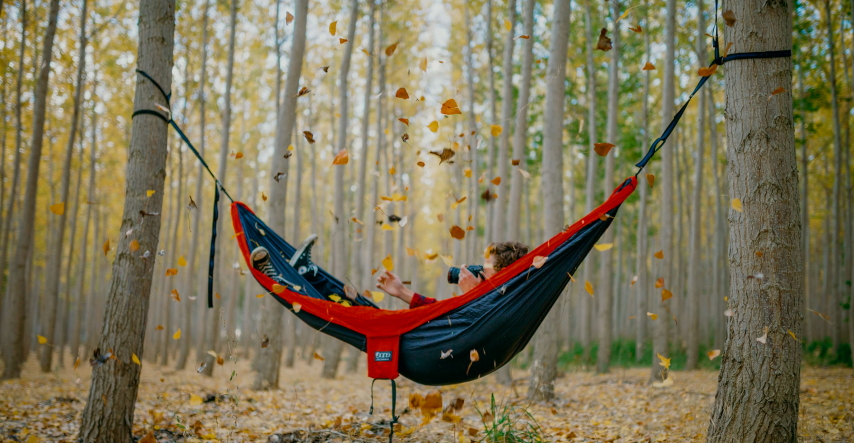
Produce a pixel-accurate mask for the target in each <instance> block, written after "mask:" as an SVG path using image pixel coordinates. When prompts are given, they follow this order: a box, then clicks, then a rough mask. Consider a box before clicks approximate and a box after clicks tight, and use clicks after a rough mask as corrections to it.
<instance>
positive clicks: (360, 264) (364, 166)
mask: <svg viewBox="0 0 854 443" xmlns="http://www.w3.org/2000/svg"><path fill="white" fill-rule="evenodd" d="M370 7H371V9H370V22H369V24H368V52H370V53H372V54H376V56H377V57H379V51H377V50H376V49H375V47H374V46H375V45H374V24H375V22H376V18H375V11H376V2H370ZM366 69H367V73H366V74H365V76H366V77H365V82H366V83H365V96H364V102H363V105H362V121H361V124H362V126H361V136H362V143H361V144H362V146H361V148H362V152H361V158H360V159H359V179H358V180H359V182H358V186H359V192H358V194H357V196H356V215H355V216H356V218H358V219H359V220H361V221H364V220H365V198H366V197H367V192H365V187H366V186H367V172H368V148H369V146H368V131H369V130H370V123H371V94H372V92H373V91H372V89H373V83H374V57H368V66H367V68H366ZM368 228H369V226H368V225H365V224H363V225H357V227H356V233H355V235H354V236H353V239H354V240H353V241H354V242H362V239H363V238H364V237H365V235H364V233H365V229H368ZM364 246H365V245H364V243H362V244H360V245H359V247H354V248H353V250H352V253H353V255H354V256H356V257H357V258H355V259H354V262H356V263H357V265H356V269H355V271H356V272H357V275H358V276H359V279H358V280H356V281H357V282H358V284H359V285H360V286H361V287H362V288H370V287H372V286H373V285H371V263H370V262H369V261H367V260H364V259H359V258H358V256H359V254H360V252H361V249H362V248H364Z"/></svg>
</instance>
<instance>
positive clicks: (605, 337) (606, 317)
mask: <svg viewBox="0 0 854 443" xmlns="http://www.w3.org/2000/svg"><path fill="white" fill-rule="evenodd" d="M611 6H612V8H613V10H612V11H611V18H612V20H613V24H614V26H613V29H612V33H613V36H612V41H613V47H612V49H611V63H610V69H609V70H608V122H607V131H608V133H607V141H608V143H611V144H614V145H617V144H619V135H618V134H617V125H618V124H619V120H620V119H619V112H620V110H619V109H618V104H619V92H620V91H619V89H618V88H619V75H620V74H619V72H620V24H619V22H618V21H617V18H618V17H619V16H620V1H619V0H614V1H612V2H611ZM594 141H595V140H594ZM591 155H592V154H591ZM615 155H616V152H610V153H608V155H606V156H605V181H604V182H603V183H602V190H603V191H604V192H605V194H606V195H607V194H608V193H609V192H610V190H612V189H614V156H615ZM613 242H614V233H613V230H612V229H608V230H607V231H605V235H603V236H602V239H601V240H600V243H603V244H606V243H613ZM612 249H613V248H612ZM612 249H607V250H605V251H602V253H601V254H597V255H599V257H598V258H600V259H601V262H602V265H601V266H600V267H599V288H598V290H597V291H596V299H597V304H598V305H599V309H598V314H599V315H598V317H599V318H598V323H599V337H598V338H599V349H598V351H597V353H596V372H598V373H600V374H605V373H607V372H608V371H609V370H610V366H611V341H612V334H611V332H612V331H611V329H612V323H613V319H612V318H611V316H612V315H613V309H612V305H613V304H614V302H615V300H616V298H615V297H614V293H613V292H614V285H613V273H614V257H613V252H612Z"/></svg>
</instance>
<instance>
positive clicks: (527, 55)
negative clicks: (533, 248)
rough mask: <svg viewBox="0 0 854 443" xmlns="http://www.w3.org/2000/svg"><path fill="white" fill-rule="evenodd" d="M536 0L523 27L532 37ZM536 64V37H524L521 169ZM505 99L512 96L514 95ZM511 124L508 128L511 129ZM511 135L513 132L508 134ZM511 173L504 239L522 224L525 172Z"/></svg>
mask: <svg viewBox="0 0 854 443" xmlns="http://www.w3.org/2000/svg"><path fill="white" fill-rule="evenodd" d="M535 4H536V0H525V11H524V12H525V19H524V20H525V21H524V26H525V29H524V30H523V31H522V32H523V33H524V34H523V35H527V36H529V37H532V36H533V33H534V5H535ZM533 64H534V39H533V38H527V39H524V42H523V43H522V84H520V85H519V99H518V101H517V102H516V124H515V125H514V126H515V127H514V128H513V160H514V161H518V163H519V165H518V166H517V168H519V170H524V169H525V163H526V160H527V158H526V149H525V143H526V142H527V135H528V134H527V133H528V108H529V103H528V102H529V100H530V93H531V68H532V66H533ZM505 99H507V100H509V99H510V97H506V98H505ZM509 129H510V128H508V130H509ZM508 136H509V134H508ZM509 175H510V177H502V178H501V179H502V180H506V179H509V180H510V205H509V207H508V211H507V228H506V235H505V236H504V238H503V240H502V241H507V240H512V241H519V240H521V238H520V237H519V226H520V217H521V215H522V214H521V212H522V180H523V177H522V173H521V172H519V171H514V172H512V173H510V174H509ZM499 197H500V196H499Z"/></svg>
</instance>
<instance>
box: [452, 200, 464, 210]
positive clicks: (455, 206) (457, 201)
mask: <svg viewBox="0 0 854 443" xmlns="http://www.w3.org/2000/svg"><path fill="white" fill-rule="evenodd" d="M466 198H467V197H463V198H461V199H459V200H456V201H455V202H454V203H452V204H451V209H457V206H459V205H460V204H461V203H462V202H464V201H466Z"/></svg>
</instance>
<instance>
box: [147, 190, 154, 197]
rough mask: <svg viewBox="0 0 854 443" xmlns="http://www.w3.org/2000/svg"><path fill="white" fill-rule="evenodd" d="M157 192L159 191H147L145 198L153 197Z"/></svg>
mask: <svg viewBox="0 0 854 443" xmlns="http://www.w3.org/2000/svg"><path fill="white" fill-rule="evenodd" d="M155 192H157V191H155V190H154V189H149V190H147V191H145V196H146V197H151V196H152V195H154V193H155Z"/></svg>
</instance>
